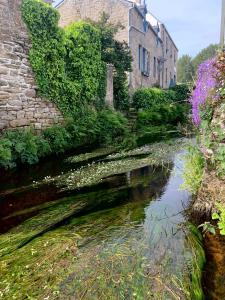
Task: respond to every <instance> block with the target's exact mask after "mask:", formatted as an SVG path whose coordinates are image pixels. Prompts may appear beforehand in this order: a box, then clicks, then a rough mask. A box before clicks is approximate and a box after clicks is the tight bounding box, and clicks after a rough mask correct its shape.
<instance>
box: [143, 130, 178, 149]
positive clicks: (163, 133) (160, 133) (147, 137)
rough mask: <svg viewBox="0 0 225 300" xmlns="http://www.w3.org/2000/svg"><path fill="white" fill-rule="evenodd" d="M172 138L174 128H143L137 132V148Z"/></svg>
mask: <svg viewBox="0 0 225 300" xmlns="http://www.w3.org/2000/svg"><path fill="white" fill-rule="evenodd" d="M172 136H174V127H173V126H171V125H159V126H145V127H143V128H142V130H140V131H139V138H138V141H137V144H138V146H142V145H144V144H147V143H153V142H156V141H161V140H162V139H167V138H170V137H172Z"/></svg>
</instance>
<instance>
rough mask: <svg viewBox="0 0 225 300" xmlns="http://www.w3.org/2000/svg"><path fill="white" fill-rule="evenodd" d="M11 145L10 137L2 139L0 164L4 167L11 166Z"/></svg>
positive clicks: (0, 140)
mask: <svg viewBox="0 0 225 300" xmlns="http://www.w3.org/2000/svg"><path fill="white" fill-rule="evenodd" d="M11 147H12V142H11V141H10V140H9V139H7V138H3V139H0V165H2V166H3V167H4V168H7V167H9V166H11V159H12V152H11Z"/></svg>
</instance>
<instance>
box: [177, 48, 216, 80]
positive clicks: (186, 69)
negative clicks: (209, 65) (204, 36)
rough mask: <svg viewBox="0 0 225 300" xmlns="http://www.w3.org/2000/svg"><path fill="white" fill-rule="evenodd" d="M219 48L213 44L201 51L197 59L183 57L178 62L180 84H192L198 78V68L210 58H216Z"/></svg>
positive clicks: (187, 56)
mask: <svg viewBox="0 0 225 300" xmlns="http://www.w3.org/2000/svg"><path fill="white" fill-rule="evenodd" d="M218 48H219V46H218V45H217V44H211V45H209V46H208V47H206V48H204V49H203V50H201V51H200V52H199V53H198V54H197V55H196V56H195V57H193V58H192V57H191V56H190V55H183V56H181V58H180V59H179V60H178V62H177V78H178V82H181V83H187V82H192V81H193V78H195V76H196V72H197V70H198V66H199V65H200V64H201V63H203V62H204V61H206V60H207V59H209V58H212V57H214V56H216V53H217V50H218Z"/></svg>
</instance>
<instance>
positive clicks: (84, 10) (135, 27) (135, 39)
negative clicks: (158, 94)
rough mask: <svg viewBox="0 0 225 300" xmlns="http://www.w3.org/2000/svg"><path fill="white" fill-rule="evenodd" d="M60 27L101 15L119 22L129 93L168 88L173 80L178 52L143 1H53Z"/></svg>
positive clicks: (119, 38) (163, 27)
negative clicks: (129, 61)
mask: <svg viewBox="0 0 225 300" xmlns="http://www.w3.org/2000/svg"><path fill="white" fill-rule="evenodd" d="M54 3H55V4H54V6H55V7H56V8H57V9H58V11H59V13H60V26H62V27H64V26H67V25H69V24H71V23H73V22H77V21H80V20H85V19H91V20H94V21H97V20H99V18H100V16H101V15H102V13H103V12H105V13H107V14H108V15H109V16H110V19H109V21H110V22H111V23H114V24H118V23H121V24H122V25H123V29H122V30H120V31H119V32H118V33H117V36H116V38H117V39H118V40H119V41H121V42H122V41H125V42H127V43H128V45H129V46H130V49H131V52H132V56H133V65H132V69H133V72H132V73H130V74H129V86H130V90H131V92H132V91H133V90H135V89H137V88H140V87H149V86H155V85H158V86H161V87H162V88H168V87H169V86H170V85H173V84H174V83H175V81H176V61H177V56H178V50H177V47H176V45H175V44H174V42H173V40H172V38H171V36H170V35H169V33H168V31H167V30H166V27H165V25H163V24H161V23H160V22H159V21H158V20H156V19H155V18H154V17H152V16H151V14H149V13H148V12H147V7H146V5H145V1H144V0H56V2H54Z"/></svg>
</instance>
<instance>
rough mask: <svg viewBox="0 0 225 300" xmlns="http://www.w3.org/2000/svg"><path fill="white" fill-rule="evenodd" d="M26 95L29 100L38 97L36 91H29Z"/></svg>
mask: <svg viewBox="0 0 225 300" xmlns="http://www.w3.org/2000/svg"><path fill="white" fill-rule="evenodd" d="M25 95H26V96H27V97H28V98H35V97H36V91H35V90H34V89H29V90H27V91H26V92H25Z"/></svg>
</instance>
